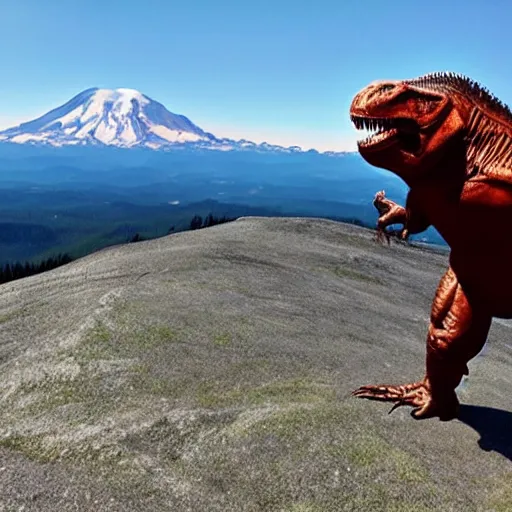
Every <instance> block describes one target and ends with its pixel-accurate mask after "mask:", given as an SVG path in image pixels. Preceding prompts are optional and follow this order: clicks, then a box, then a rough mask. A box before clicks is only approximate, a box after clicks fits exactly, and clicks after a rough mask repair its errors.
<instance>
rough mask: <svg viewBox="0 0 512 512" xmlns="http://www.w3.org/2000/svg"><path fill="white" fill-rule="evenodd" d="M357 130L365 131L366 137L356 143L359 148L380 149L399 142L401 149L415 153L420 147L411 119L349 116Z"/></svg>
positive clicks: (414, 124)
mask: <svg viewBox="0 0 512 512" xmlns="http://www.w3.org/2000/svg"><path fill="white" fill-rule="evenodd" d="M350 117H351V120H352V122H353V123H354V126H355V127H356V128H357V129H358V130H365V131H366V132H367V135H366V137H364V138H362V139H360V140H359V141H358V145H359V147H360V148H364V149H381V148H384V147H387V146H389V145H391V144H394V143H395V142H400V145H401V147H402V149H403V150H404V151H406V152H408V153H416V152H418V151H419V149H420V147H421V139H420V130H419V127H418V125H417V124H416V123H415V122H414V121H413V120H411V119H406V118H387V119H386V118H376V117H363V116H354V115H353V116H350Z"/></svg>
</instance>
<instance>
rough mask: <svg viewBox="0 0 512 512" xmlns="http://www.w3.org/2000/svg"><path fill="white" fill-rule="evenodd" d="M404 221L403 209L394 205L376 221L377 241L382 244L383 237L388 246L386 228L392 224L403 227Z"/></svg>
mask: <svg viewBox="0 0 512 512" xmlns="http://www.w3.org/2000/svg"><path fill="white" fill-rule="evenodd" d="M406 221H407V214H406V211H405V208H403V207H402V206H400V205H397V204H396V205H395V206H393V207H392V208H391V209H390V210H389V211H388V212H386V213H385V214H384V215H381V216H380V217H379V219H378V221H377V240H378V241H379V242H383V241H384V237H385V238H386V240H387V242H388V245H389V244H390V235H389V234H388V233H387V231H386V228H387V227H388V226H391V225H392V224H404V225H405V223H406Z"/></svg>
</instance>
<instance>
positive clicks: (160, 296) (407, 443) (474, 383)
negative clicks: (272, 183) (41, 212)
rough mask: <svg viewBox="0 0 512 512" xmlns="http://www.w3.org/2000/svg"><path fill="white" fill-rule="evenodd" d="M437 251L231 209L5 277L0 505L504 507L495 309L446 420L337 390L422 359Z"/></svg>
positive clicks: (0, 305) (502, 340)
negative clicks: (231, 218) (224, 215)
mask: <svg viewBox="0 0 512 512" xmlns="http://www.w3.org/2000/svg"><path fill="white" fill-rule="evenodd" d="M446 261H447V257H446V255H445V254H434V253H431V252H426V251H424V250H420V249H415V248H409V247H404V246H391V247H385V246H378V245H376V244H375V243H374V242H373V241H372V233H371V232H370V231H368V230H364V229H361V228H358V227H355V226H348V225H344V224H340V223H336V222H331V221H325V220H314V219H289V218H287V219H284V218H282V219H276V218H272V219H269V218H244V219H240V220H238V221H236V222H234V223H230V224H224V225H220V226H215V227H213V228H209V229H205V230H199V231H194V232H187V233H178V234H175V235H171V236H168V237H165V238H162V239H158V240H152V241H148V242H142V243H137V244H130V245H126V246H119V247H114V248H110V249H108V250H104V251H101V252H99V253H96V254H93V255H91V256H88V257H86V258H83V259H81V260H79V261H76V262H74V263H72V264H70V265H68V266H65V267H61V268H59V269H56V270H54V271H51V272H48V273H45V274H42V275H38V276H34V277H31V278H27V279H24V280H20V281H15V282H12V283H8V284H5V285H3V286H2V287H1V288H0V291H1V294H0V325H1V329H0V362H1V368H0V370H1V371H0V401H1V408H2V413H1V415H0V475H1V477H0V510H18V509H19V508H20V507H24V508H23V510H25V511H29V510H59V511H67V510H94V511H103V510H105V511H106V510H108V511H116V510H119V511H121V510H123V511H124V510H131V511H136V510H144V511H147V510H173V511H182V510H183V511H185V510H194V511H195V510H205V511H206V510H207V511H237V512H238V511H263V510H271V511H278V510H279V511H288V512H292V511H294V512H298V511H315V512H316V511H323V512H324V511H340V510H343V511H361V510H385V511H427V510H428V511H443V512H448V511H460V510H465V511H484V510H485V511H491V510H493V511H505V510H510V508H508V509H507V507H508V506H509V505H510V503H511V502H512V495H511V491H510V489H511V488H512V480H511V472H510V462H511V459H512V449H511V437H510V433H511V430H512V413H511V412H510V407H511V402H510V396H511V394H512V381H511V380H510V375H511V366H512V351H511V345H510V334H511V330H510V323H509V322H507V321H499V322H497V321H495V323H494V324H493V327H492V331H491V334H490V339H489V343H488V346H487V348H486V349H485V351H484V353H483V354H482V355H480V356H479V357H478V358H477V359H476V360H475V361H473V362H472V363H470V372H471V373H470V376H469V378H468V379H467V380H466V381H465V382H464V383H463V384H462V385H461V389H460V391H459V396H460V398H461V401H462V402H463V404H465V405H463V407H462V412H461V418H460V419H459V420H455V421H451V422H446V423H443V422H440V421H438V420H435V419H434V420H425V421H421V422H418V421H415V420H413V419H412V418H411V417H410V416H409V413H408V410H406V409H405V408H401V409H398V410H397V411H396V412H394V413H393V414H392V415H388V414H387V413H388V410H389V405H387V404H381V403H377V402H370V401H363V400H357V399H354V398H352V397H351V396H350V391H351V390H352V389H354V388H355V387H357V386H359V385H361V384H364V383H374V382H379V381H383V382H386V381H391V382H406V381H409V380H410V379H415V378H418V377H420V376H421V375H422V372H423V364H424V344H425V342H424V340H425V333H426V327H427V323H426V322H427V320H428V316H429V308H430V303H431V300H432V296H433V293H434V290H435V287H436V285H437V281H438V279H439V277H440V275H441V274H442V272H443V270H444V268H445V267H446ZM391 289H392V290H393V300H390V297H389V292H390V290H391Z"/></svg>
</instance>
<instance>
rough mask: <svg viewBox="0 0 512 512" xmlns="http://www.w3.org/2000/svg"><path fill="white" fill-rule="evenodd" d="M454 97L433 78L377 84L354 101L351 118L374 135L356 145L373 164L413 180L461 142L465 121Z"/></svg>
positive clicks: (365, 90)
mask: <svg viewBox="0 0 512 512" xmlns="http://www.w3.org/2000/svg"><path fill="white" fill-rule="evenodd" d="M461 106H462V107H463V105H462V104H460V102H458V101H457V99H456V97H454V96H453V95H450V94H448V93H447V92H446V91H444V90H443V89H442V88H436V87H430V84H429V80H426V79H425V80H422V79H416V80H409V81H379V82H373V83H371V84H370V85H368V86H367V87H365V88H364V89H363V90H362V91H360V92H359V93H358V94H357V95H356V96H355V97H354V99H353V101H352V105H351V106H350V117H351V119H352V122H353V123H354V125H355V126H356V128H357V129H365V128H366V129H367V130H368V131H370V135H369V136H368V137H366V138H365V139H363V140H361V141H359V142H358V149H359V152H360V154H361V156H362V157H363V158H364V159H365V160H366V161H367V162H369V163H370V164H372V165H374V166H376V167H381V168H384V169H388V170H390V171H393V172H394V173H396V174H398V175H399V176H401V177H403V178H404V179H407V180H408V179H413V178H414V177H415V176H420V175H423V174H424V173H425V172H428V171H429V170H430V169H431V168H432V166H433V165H434V164H435V163H437V162H438V161H439V159H440V158H441V157H442V156H443V154H445V153H446V151H447V149H448V148H449V146H450V144H451V143H452V142H454V141H455V140H456V139H458V140H460V134H461V133H462V131H463V129H464V127H465V122H464V119H465V117H466V114H465V112H464V111H463V109H461V108H460V107H461Z"/></svg>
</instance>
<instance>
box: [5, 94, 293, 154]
mask: <svg viewBox="0 0 512 512" xmlns="http://www.w3.org/2000/svg"><path fill="white" fill-rule="evenodd" d="M0 141H3V142H12V143H18V144H27V143H28V144H36V145H39V144H44V145H52V146H65V145H91V144H101V145H109V146H117V147H147V148H152V149H175V148H178V147H198V148H206V149H218V150H224V151H230V150H257V151H279V152H287V153H295V152H301V151H302V149H301V148H300V147H298V146H292V147H289V148H283V147H281V146H276V145H272V144H268V143H266V142H264V143H262V144H256V143H254V142H250V141H247V140H239V141H235V140H231V139H225V138H217V137H215V136H214V135H212V134H211V133H207V132H205V131H203V130H202V129H201V128H199V127H198V126H196V125H195V124H194V123H192V121H190V120H189V119H188V118H186V117H185V116H182V115H178V114H173V113H172V112H169V111H168V110H167V109H166V108H165V107H164V106H163V105H162V104H161V103H158V102H157V101H154V100H152V99H151V98H149V97H148V96H146V95H144V94H142V93H140V92H139V91H136V90H134V89H99V88H92V89H87V90H85V91H83V92H81V93H80V94H78V95H76V96H75V97H74V98H72V99H71V100H69V101H68V102H67V103H65V104H64V105H62V106H60V107H57V108H55V109H53V110H51V111H50V112H48V113H47V114H44V115H43V116H41V117H39V118H37V119H34V120H33V121H29V122H26V123H22V124H20V125H19V126H15V127H13V128H9V129H7V130H4V131H0Z"/></svg>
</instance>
